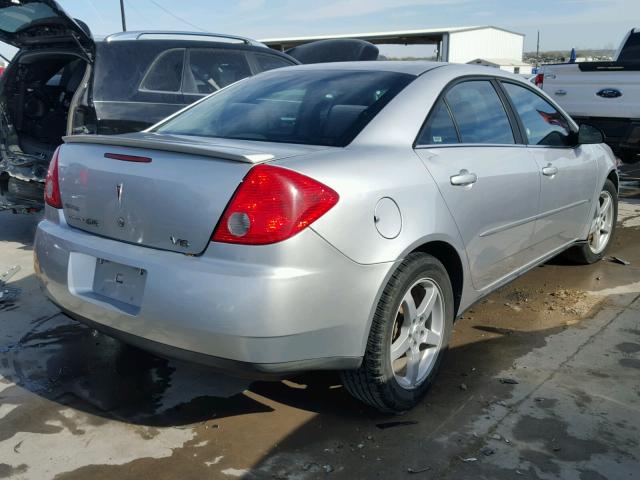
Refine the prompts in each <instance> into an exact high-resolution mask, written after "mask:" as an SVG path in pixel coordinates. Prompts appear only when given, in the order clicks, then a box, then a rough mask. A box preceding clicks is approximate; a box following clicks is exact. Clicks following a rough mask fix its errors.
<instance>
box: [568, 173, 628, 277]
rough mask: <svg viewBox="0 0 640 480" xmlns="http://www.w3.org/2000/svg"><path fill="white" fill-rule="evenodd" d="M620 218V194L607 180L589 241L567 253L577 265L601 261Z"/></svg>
mask: <svg viewBox="0 0 640 480" xmlns="http://www.w3.org/2000/svg"><path fill="white" fill-rule="evenodd" d="M617 218H618V192H617V191H616V187H615V185H614V184H613V182H612V181H611V180H607V181H606V182H605V183H604V185H603V187H602V191H601V192H600V195H599V196H598V203H597V205H596V209H595V213H594V216H593V218H592V219H591V223H590V225H589V236H588V237H587V241H586V242H585V243H583V244H581V245H579V246H576V247H574V248H572V249H571V250H569V251H568V252H567V255H568V257H569V258H570V259H571V260H573V261H575V262H576V263H579V264H583V265H588V264H591V263H595V262H597V261H599V260H601V259H602V258H603V257H604V255H605V253H606V251H607V249H608V248H609V246H610V245H611V241H612V239H613V235H614V233H615V230H616V221H617Z"/></svg>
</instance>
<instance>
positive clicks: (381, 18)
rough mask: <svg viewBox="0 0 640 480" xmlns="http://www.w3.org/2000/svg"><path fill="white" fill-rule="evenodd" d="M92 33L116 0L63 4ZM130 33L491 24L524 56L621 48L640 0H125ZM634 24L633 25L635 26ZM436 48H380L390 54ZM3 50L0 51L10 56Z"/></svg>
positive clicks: (112, 25)
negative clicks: (507, 33)
mask: <svg viewBox="0 0 640 480" xmlns="http://www.w3.org/2000/svg"><path fill="white" fill-rule="evenodd" d="M58 2H59V4H60V5H62V7H63V8H64V9H65V10H66V11H67V12H68V13H69V14H70V15H71V16H73V17H74V18H79V19H81V20H83V21H84V22H86V23H87V24H88V25H89V27H90V28H91V31H92V32H93V33H94V35H96V36H98V35H106V34H109V33H113V32H117V31H120V30H121V29H122V26H121V22H120V2H119V0H58ZM125 11H126V19H127V29H128V30H149V29H154V30H189V31H198V30H202V31H210V32H216V33H229V34H237V35H242V36H247V37H251V38H254V39H261V38H273V37H285V36H302V35H314V34H332V33H336V34H337V33H357V32H371V31H385V30H403V29H418V28H441V27H454V26H472V25H494V26H498V27H502V28H506V29H509V30H514V31H517V32H520V33H524V34H525V35H526V37H525V51H534V50H535V48H536V35H537V31H538V30H540V49H541V50H543V51H544V50H560V49H562V50H569V49H571V48H572V47H576V48H578V49H579V48H616V47H617V46H618V43H619V42H620V41H621V40H622V37H623V36H624V34H625V33H626V32H627V31H628V30H629V29H631V28H633V27H640V0H509V1H508V0H482V1H479V0H422V1H419V0H395V1H391V0H323V1H318V0H236V1H229V0H226V1H225V0H125ZM634 21H635V23H634ZM430 50H431V47H416V46H413V47H403V46H391V47H387V46H381V53H383V54H387V55H413V54H416V55H419V54H421V53H427V52H430ZM10 52H11V49H10V48H8V47H5V46H4V45H3V46H2V47H0V53H3V54H5V55H7V54H10Z"/></svg>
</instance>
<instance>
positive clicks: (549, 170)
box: [542, 164, 558, 177]
mask: <svg viewBox="0 0 640 480" xmlns="http://www.w3.org/2000/svg"><path fill="white" fill-rule="evenodd" d="M556 173H558V167H554V166H553V165H551V164H549V165H547V166H546V167H544V168H543V169H542V174H543V175H545V176H547V177H553V176H554V175H555V174H556Z"/></svg>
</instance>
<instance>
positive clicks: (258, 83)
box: [155, 69, 415, 146]
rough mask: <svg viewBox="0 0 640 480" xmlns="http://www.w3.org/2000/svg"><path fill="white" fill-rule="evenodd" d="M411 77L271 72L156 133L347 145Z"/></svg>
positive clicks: (196, 107)
mask: <svg viewBox="0 0 640 480" xmlns="http://www.w3.org/2000/svg"><path fill="white" fill-rule="evenodd" d="M414 78H415V76H413V75H407V74H404V73H395V72H380V71H364V70H363V71H356V70H353V71H351V70H333V69H327V70H320V69H318V70H298V71H290V70H273V71H271V72H266V73H264V74H262V75H260V76H259V77H253V78H249V79H247V80H244V81H243V82H240V83H238V84H236V85H232V86H231V87H229V88H228V89H225V90H223V91H221V92H219V93H216V94H214V95H212V96H211V97H209V98H207V99H206V100H204V101H203V102H200V103H198V104H196V105H194V106H193V107H191V108H189V109H187V110H185V111H184V112H182V113H181V114H180V115H177V116H175V117H173V118H172V119H170V120H168V121H167V122H166V123H164V124H162V125H160V126H159V127H157V128H156V130H155V131H156V132H160V133H172V134H177V135H197V136H204V137H218V138H237V139H244V140H256V141H264V142H284V143H302V144H309V145H328V146H345V145H347V144H349V143H350V142H351V141H352V140H353V139H354V138H355V137H356V135H357V134H358V133H360V131H361V130H362V129H363V128H364V127H365V126H366V125H367V124H368V123H369V122H370V121H371V120H372V119H373V118H374V117H375V116H376V115H377V114H378V113H379V112H380V110H382V109H383V108H384V107H385V105H387V103H389V102H390V101H391V99H393V97H395V96H396V95H397V94H398V92H400V91H401V90H402V89H403V88H405V87H406V86H407V85H408V84H409V83H410V82H411V81H412V80H413V79H414Z"/></svg>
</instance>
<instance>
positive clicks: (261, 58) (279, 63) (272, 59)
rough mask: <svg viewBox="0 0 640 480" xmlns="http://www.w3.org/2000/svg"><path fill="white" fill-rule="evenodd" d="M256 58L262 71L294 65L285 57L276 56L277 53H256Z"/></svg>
mask: <svg viewBox="0 0 640 480" xmlns="http://www.w3.org/2000/svg"><path fill="white" fill-rule="evenodd" d="M255 58H256V62H257V63H258V67H259V68H260V71H261V72H266V71H267V70H273V69H274V68H282V67H290V66H291V65H294V64H293V63H291V62H289V61H287V60H285V59H284V58H280V57H276V56H275V55H265V54H264V53H256V54H255Z"/></svg>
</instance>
